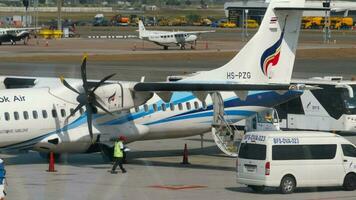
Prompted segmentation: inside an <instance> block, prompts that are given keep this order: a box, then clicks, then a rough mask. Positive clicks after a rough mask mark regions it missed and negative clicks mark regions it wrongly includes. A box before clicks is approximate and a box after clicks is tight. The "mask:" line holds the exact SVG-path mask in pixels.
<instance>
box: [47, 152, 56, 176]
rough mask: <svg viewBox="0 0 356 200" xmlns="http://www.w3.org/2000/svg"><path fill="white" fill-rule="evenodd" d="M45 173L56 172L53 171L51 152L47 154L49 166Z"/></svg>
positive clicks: (52, 155)
mask: <svg viewBox="0 0 356 200" xmlns="http://www.w3.org/2000/svg"><path fill="white" fill-rule="evenodd" d="M47 172H56V170H55V169H54V154H53V152H51V153H49V165H48V170H47Z"/></svg>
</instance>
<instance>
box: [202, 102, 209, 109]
mask: <svg viewBox="0 0 356 200" xmlns="http://www.w3.org/2000/svg"><path fill="white" fill-rule="evenodd" d="M202 106H203V108H204V109H207V108H208V106H207V105H206V102H205V101H203V102H202Z"/></svg>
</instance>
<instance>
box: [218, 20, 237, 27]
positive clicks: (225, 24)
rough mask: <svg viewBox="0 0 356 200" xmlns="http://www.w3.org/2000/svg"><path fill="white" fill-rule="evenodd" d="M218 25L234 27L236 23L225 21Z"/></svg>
mask: <svg viewBox="0 0 356 200" xmlns="http://www.w3.org/2000/svg"><path fill="white" fill-rule="evenodd" d="M219 27H221V28H236V27H237V25H236V24H235V23H233V22H229V21H226V22H221V23H220V24H219Z"/></svg>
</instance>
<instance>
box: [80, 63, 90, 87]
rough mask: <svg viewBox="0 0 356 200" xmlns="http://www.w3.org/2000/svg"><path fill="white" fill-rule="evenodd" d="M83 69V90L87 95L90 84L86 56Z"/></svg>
mask: <svg viewBox="0 0 356 200" xmlns="http://www.w3.org/2000/svg"><path fill="white" fill-rule="evenodd" d="M80 69H81V76H82V81H83V88H84V91H85V93H86V94H87V93H88V82H87V56H84V58H83V62H82V65H81V67H80Z"/></svg>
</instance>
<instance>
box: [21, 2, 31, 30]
mask: <svg viewBox="0 0 356 200" xmlns="http://www.w3.org/2000/svg"><path fill="white" fill-rule="evenodd" d="M22 3H23V6H25V27H27V26H28V24H27V9H28V6H29V4H30V2H29V0H22Z"/></svg>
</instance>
